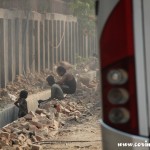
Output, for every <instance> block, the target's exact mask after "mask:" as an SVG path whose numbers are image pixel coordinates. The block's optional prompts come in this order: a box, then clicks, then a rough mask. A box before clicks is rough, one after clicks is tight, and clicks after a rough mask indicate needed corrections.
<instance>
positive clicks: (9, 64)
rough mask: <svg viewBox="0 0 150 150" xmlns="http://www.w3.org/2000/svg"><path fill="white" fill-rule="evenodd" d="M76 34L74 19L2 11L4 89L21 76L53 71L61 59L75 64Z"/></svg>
mask: <svg viewBox="0 0 150 150" xmlns="http://www.w3.org/2000/svg"><path fill="white" fill-rule="evenodd" d="M68 24H70V25H71V26H70V30H69V28H68ZM73 26H74V28H75V29H76V32H73V31H72V30H74V28H73ZM76 35H77V19H76V18H75V17H73V16H66V15H61V14H50V13H45V14H40V13H37V12H29V11H28V12H26V11H19V10H6V9H0V39H1V40H0V54H1V55H0V83H1V85H0V87H5V86H6V84H7V82H8V81H13V80H14V78H15V76H16V75H19V74H24V73H26V72H40V71H43V70H45V69H50V70H52V69H53V65H54V64H56V63H57V62H59V61H61V60H67V61H69V62H70V63H75V56H74V53H76V49H75V47H73V46H72V45H73V44H72V43H74V45H77V39H76V40H74V38H73V37H74V36H76ZM66 43H67V44H68V47H66Z"/></svg>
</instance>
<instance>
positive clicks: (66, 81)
mask: <svg viewBox="0 0 150 150" xmlns="http://www.w3.org/2000/svg"><path fill="white" fill-rule="evenodd" d="M56 71H57V74H58V75H59V76H61V77H62V79H61V80H59V81H58V82H56V83H57V84H59V85H60V87H61V89H62V91H63V92H64V93H65V94H74V93H75V91H76V80H75V78H74V76H73V75H72V74H70V73H68V72H67V71H66V69H65V68H64V67H62V66H59V67H58V68H57V70H56Z"/></svg>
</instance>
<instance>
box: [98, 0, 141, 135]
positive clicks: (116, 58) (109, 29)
mask: <svg viewBox="0 0 150 150" xmlns="http://www.w3.org/2000/svg"><path fill="white" fill-rule="evenodd" d="M132 20H133V19H132V0H120V1H119V2H118V3H117V5H116V6H115V8H114V9H113V11H112V13H111V14H110V16H109V17H108V19H107V22H106V23H105V26H104V28H103V32H102V35H101V39H100V57H101V60H100V61H101V66H102V106H103V121H104V122H105V123H106V124H108V125H109V126H112V127H113V128H116V129H118V130H121V131H125V132H128V133H132V134H138V116H137V98H136V82H135V64H134V43H133V21H132Z"/></svg>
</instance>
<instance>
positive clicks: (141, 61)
mask: <svg viewBox="0 0 150 150" xmlns="http://www.w3.org/2000/svg"><path fill="white" fill-rule="evenodd" d="M144 1H145V0H144ZM142 17H143V14H142V2H141V0H133V20H134V44H135V65H136V85H137V103H138V117H139V118H138V122H139V132H140V133H139V134H140V135H143V136H148V135H149V133H148V115H147V97H146V70H145V69H146V68H145V54H144V51H145V50H144V48H145V47H144V35H143V22H142V21H143V18H142ZM149 60H150V59H149ZM149 70H150V69H149ZM149 108H150V107H149ZM135 117H136V116H135Z"/></svg>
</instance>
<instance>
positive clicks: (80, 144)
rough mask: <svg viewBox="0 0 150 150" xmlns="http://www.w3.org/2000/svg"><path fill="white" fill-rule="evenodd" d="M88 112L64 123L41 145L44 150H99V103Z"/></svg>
mask: <svg viewBox="0 0 150 150" xmlns="http://www.w3.org/2000/svg"><path fill="white" fill-rule="evenodd" d="M90 112H91V114H88V115H87V116H85V117H84V116H83V117H82V118H80V119H79V120H77V121H70V122H68V123H66V124H65V126H64V127H63V128H62V129H61V130H60V131H59V132H58V134H57V136H56V137H54V138H53V139H52V140H49V141H47V142H48V144H42V143H41V144H42V145H43V148H44V150H46V149H47V150H55V149H56V150H67V149H68V150H88V149H89V150H101V130H100V126H99V122H98V120H99V119H100V117H101V108H100V103H99V102H97V103H96V104H95V106H94V107H92V108H91V110H90ZM53 141H54V142H53Z"/></svg>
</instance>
